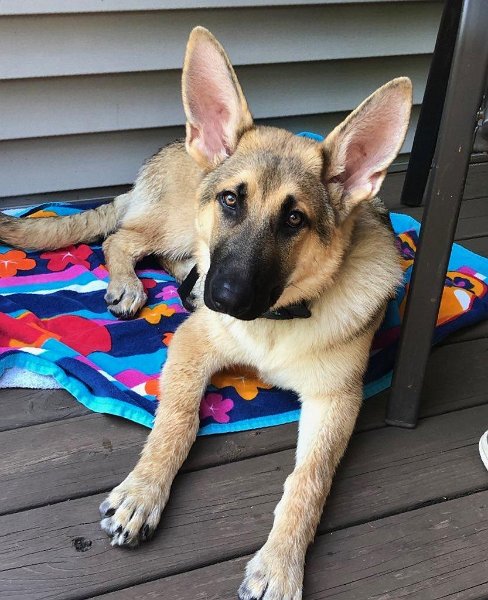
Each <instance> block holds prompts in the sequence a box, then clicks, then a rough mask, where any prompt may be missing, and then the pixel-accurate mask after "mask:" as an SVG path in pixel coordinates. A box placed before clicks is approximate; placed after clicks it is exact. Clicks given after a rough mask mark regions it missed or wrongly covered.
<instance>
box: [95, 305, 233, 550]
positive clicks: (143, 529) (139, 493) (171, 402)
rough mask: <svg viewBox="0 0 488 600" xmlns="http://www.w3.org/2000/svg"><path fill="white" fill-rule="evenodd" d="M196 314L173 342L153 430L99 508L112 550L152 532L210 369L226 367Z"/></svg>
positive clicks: (192, 433) (193, 429)
mask: <svg viewBox="0 0 488 600" xmlns="http://www.w3.org/2000/svg"><path fill="white" fill-rule="evenodd" d="M202 312H203V311H197V312H195V313H194V314H192V315H191V316H190V317H189V318H188V319H187V320H186V321H185V322H184V323H183V324H182V325H180V326H179V327H178V329H177V331H176V333H175V335H174V337H173V340H172V342H171V346H170V348H169V353H168V360H167V362H166V364H165V366H164V368H163V372H162V375H161V381H160V403H159V406H158V410H157V414H156V420H155V423H154V428H153V429H152V431H151V432H150V434H149V437H148V439H147V442H146V446H145V447H144V450H143V452H142V455H141V458H140V460H139V462H138V463H137V465H136V467H135V469H134V470H133V471H132V473H130V474H129V476H128V477H127V478H126V479H125V480H124V481H123V482H122V483H121V484H120V485H119V486H117V487H116V488H115V489H114V490H113V491H112V493H111V494H110V495H109V497H108V498H107V500H105V501H104V502H102V504H101V505H100V513H101V516H102V521H101V526H102V529H103V530H104V531H106V532H107V533H108V534H109V535H110V536H111V537H112V545H114V546H136V545H137V544H138V543H139V542H143V541H145V540H146V539H148V538H149V537H150V536H151V535H152V533H153V532H154V530H155V528H156V526H157V524H158V522H159V518H160V516H161V512H162V510H163V508H164V506H165V504H166V501H167V499H168V496H169V491H170V487H171V484H172V482H173V479H174V477H175V475H176V473H177V471H178V469H179V468H180V466H181V465H182V463H183V461H184V460H185V458H186V457H187V454H188V452H189V450H190V448H191V446H192V444H193V442H194V440H195V437H196V435H197V431H198V425H199V408H200V401H201V398H202V395H203V393H204V391H205V386H206V385H207V382H208V380H209V379H210V377H211V376H212V375H213V373H214V372H215V371H216V370H218V369H220V368H222V367H224V366H226V365H225V357H224V354H223V352H222V351H221V350H220V349H219V348H217V346H216V345H215V344H213V343H212V341H211V339H210V336H209V332H208V329H207V324H206V321H205V315H202ZM202 317H203V318H202Z"/></svg>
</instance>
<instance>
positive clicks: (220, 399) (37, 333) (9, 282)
mask: <svg viewBox="0 0 488 600" xmlns="http://www.w3.org/2000/svg"><path fill="white" fill-rule="evenodd" d="M79 210H80V209H79V208H78V207H76V206H74V205H70V204H49V205H43V206H40V207H37V208H33V209H30V210H25V211H18V212H17V214H24V216H27V217H29V218H39V217H49V216H52V215H68V214H73V213H76V212H78V211H79ZM391 221H392V225H393V228H394V230H395V232H396V235H397V244H398V248H399V250H400V253H401V257H402V264H403V269H404V272H405V285H404V286H402V287H401V288H400V289H399V290H398V295H397V298H396V299H395V300H394V301H392V302H391V303H390V304H389V307H388V311H387V315H386V318H385V321H384V323H383V325H382V327H381V329H380V330H379V332H378V333H377V335H376V337H375V340H374V344H373V347H372V350H371V358H370V363H369V368H368V371H367V374H366V377H365V385H364V396H365V397H366V398H368V397H370V396H373V395H374V394H376V393H377V392H379V391H381V390H384V389H385V388H387V387H388V386H389V385H390V381H391V369H392V366H393V361H394V356H395V350H396V345H397V341H398V336H399V328H400V319H401V314H402V311H403V307H404V303H405V294H406V291H407V289H408V282H409V280H410V274H411V270H412V264H413V260H414V257H415V250H416V246H417V240H418V232H419V223H418V222H416V221H415V220H414V219H412V218H410V217H408V216H404V215H397V214H392V215H391ZM137 272H138V275H139V277H140V278H141V280H142V282H143V284H144V287H145V289H146V292H147V294H148V303H147V306H146V307H145V308H144V309H143V310H142V311H141V313H140V314H139V316H138V318H136V319H134V320H132V321H120V320H118V319H116V318H115V317H113V316H112V315H111V314H110V313H109V312H108V311H107V307H106V304H105V301H104V299H103V296H104V293H105V289H106V286H107V281H108V273H107V270H106V268H105V266H104V256H103V253H102V251H101V248H100V246H97V245H91V246H87V245H86V244H79V245H78V246H73V247H70V248H64V249H61V250H56V251H50V252H30V253H26V252H24V251H22V250H17V249H12V248H8V247H5V246H0V374H1V373H8V372H15V371H12V369H15V370H16V371H17V372H18V369H21V370H27V371H29V372H32V373H35V374H37V375H43V376H49V377H51V378H54V380H56V381H57V382H58V383H59V385H60V386H62V387H63V388H66V389H67V390H68V391H69V392H71V394H73V396H75V398H77V399H78V400H79V401H80V402H82V403H83V404H84V405H85V406H87V407H88V408H89V409H91V410H94V411H97V412H102V413H108V414H112V415H118V416H120V417H125V418H127V419H131V420H132V421H135V422H137V423H141V424H143V425H146V426H148V427H151V425H152V423H153V417H154V412H155V409H156V406H157V398H156V394H157V381H158V376H159V372H160V369H161V365H162V364H163V363H164V361H165V359H166V353H167V348H168V346H169V345H170V343H171V338H172V336H173V334H174V332H175V330H176V328H177V327H178V325H179V324H180V323H182V321H183V320H184V319H186V318H187V316H188V315H187V313H186V311H185V309H184V308H183V307H182V305H181V302H180V299H179V297H178V293H177V284H176V282H175V281H174V279H173V278H172V277H170V276H169V275H168V274H166V273H165V272H164V271H162V270H161V269H160V268H157V267H156V266H155V265H154V264H151V263H146V264H142V265H140V266H139V269H138V271H137ZM487 277H488V259H485V258H482V257H480V256H477V255H475V254H473V253H472V252H469V251H468V250H465V249H464V248H462V247H460V246H458V245H454V247H453V251H452V255H451V259H450V262H449V271H448V273H447V275H446V280H445V287H444V294H443V297H442V304H441V309H440V313H439V318H438V322H437V327H436V330H435V338H434V342H438V341H439V340H441V339H442V338H443V337H445V336H446V335H447V334H449V333H450V332H452V331H454V330H456V329H459V328H460V327H464V326H466V325H469V324H472V323H474V322H476V321H479V320H481V319H484V318H487V316H488V293H487V292H488V286H487V283H488V280H487ZM9 370H11V371H9ZM20 372H23V371H20ZM0 385H1V380H0ZM299 409H300V407H299V402H298V400H297V398H296V396H295V395H294V394H293V393H291V392H288V391H284V390H278V389H275V388H270V387H269V386H267V385H266V384H264V383H263V382H261V381H259V380H258V379H257V377H256V375H255V374H254V373H252V372H250V371H249V370H247V369H243V368H239V367H236V368H234V369H232V370H231V371H226V372H223V373H218V374H216V375H215V376H214V377H213V378H212V381H211V384H210V385H209V387H208V389H207V392H206V394H205V395H204V397H203V399H202V403H201V408H200V417H201V429H200V434H202V435H205V434H211V433H222V432H229V431H239V430H244V429H253V428H257V427H266V426H270V425H277V424H280V423H287V422H291V421H295V420H297V419H298V417H299Z"/></svg>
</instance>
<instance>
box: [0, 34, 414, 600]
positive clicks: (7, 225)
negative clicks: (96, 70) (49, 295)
mask: <svg viewBox="0 0 488 600" xmlns="http://www.w3.org/2000/svg"><path fill="white" fill-rule="evenodd" d="M199 52H200V54H199ZM207 55H208V56H211V57H212V60H217V62H218V60H220V61H221V62H220V65H217V66H216V67H215V69H216V70H217V71H218V73H217V75H216V77H217V80H218V81H219V82H222V81H223V82H224V83H223V85H231V86H232V87H230V88H229V90H228V91H229V93H231V94H235V98H234V99H232V98H231V100H230V101H229V102H230V104H229V107H230V108H229V114H228V115H226V117H228V119H227V120H226V121H225V122H224V124H223V125H222V136H223V138H224V142H225V143H224V145H223V150H222V149H221V148H219V147H218V144H217V145H216V144H215V140H214V142H213V145H212V144H207V145H205V135H204V129H205V123H204V122H201V115H199V113H198V107H195V102H194V99H193V102H192V101H191V100H190V96H191V94H192V86H193V85H194V83H195V78H198V68H201V64H202V56H203V57H205V56H207ZM195 57H196V58H195ZM216 57H217V58H216ZM219 57H220V59H219ZM195 65H197V67H198V68H196V67H195ZM204 68H205V69H207V71H209V70H211V69H210V67H209V66H208V65H206V64H205V65H204ZM225 73H227V75H228V79H225ZM207 75H208V73H207ZM229 82H230V83H229ZM183 92H184V104H185V108H186V113H187V118H188V123H187V139H186V147H185V145H184V144H183V143H182V142H178V143H175V144H172V145H170V146H169V147H167V148H165V149H163V150H161V151H160V152H159V153H158V154H157V155H156V156H154V157H153V158H152V159H151V160H149V161H148V162H147V164H146V165H145V166H144V167H143V168H142V170H141V172H140V174H139V177H138V179H137V181H136V183H135V185H134V187H133V189H132V190H131V192H129V193H128V194H126V195H124V196H123V197H120V198H118V199H116V201H115V203H114V205H112V207H104V208H100V209H97V211H90V212H88V213H82V215H80V216H75V217H69V219H70V221H68V220H66V218H63V219H52V220H46V219H45V220H35V221H34V220H29V222H27V221H28V220H13V219H5V220H1V221H0V238H1V239H3V240H5V241H7V242H9V243H12V244H15V245H18V246H22V247H36V248H38V247H41V245H43V246H45V247H51V248H52V247H56V246H58V245H63V244H65V243H75V242H76V241H87V240H92V239H94V238H95V237H97V236H100V235H104V236H105V235H107V234H108V233H111V235H108V237H106V239H105V241H104V244H103V248H104V252H105V255H106V261H107V266H108V269H109V271H110V275H111V281H110V284H109V287H108V290H107V296H106V298H107V302H108V304H109V308H110V309H111V310H112V312H114V313H115V314H118V315H120V316H125V317H127V316H132V315H134V314H135V313H136V312H137V310H138V309H139V308H140V307H141V306H142V304H143V303H144V302H145V298H146V297H145V295H144V291H143V288H142V285H141V284H140V282H139V280H138V279H137V277H136V275H135V272H134V265H135V263H136V261H137V260H138V259H139V258H141V257H142V256H144V255H146V254H149V253H156V254H158V255H159V256H160V257H161V259H162V261H163V263H165V264H166V265H167V266H170V267H171V268H172V269H173V271H175V272H176V274H177V275H178V276H179V277H184V276H185V275H186V273H187V272H188V270H189V269H190V267H191V265H192V264H193V261H196V262H197V264H198V268H199V272H200V273H201V274H202V279H201V281H200V283H199V286H197V288H198V289H200V288H201V287H202V285H203V282H204V280H205V275H206V274H207V272H208V270H209V266H210V263H211V253H212V248H213V247H214V246H215V245H216V244H217V243H218V242H219V241H222V240H226V239H231V240H232V239H233V238H232V236H236V235H237V234H238V233H239V231H240V229H239V227H240V226H239V225H236V226H234V227H232V228H229V227H227V226H226V225H225V220H223V218H222V216H221V209H219V206H218V204H217V203H216V202H215V198H214V193H215V190H218V189H234V187H235V186H236V185H238V184H239V182H241V181H245V182H246V184H247V186H248V191H247V194H248V198H249V206H248V211H249V218H248V220H247V221H246V223H251V224H252V225H253V226H255V227H257V228H261V229H259V231H265V230H266V227H268V224H269V223H271V222H272V220H273V219H274V218H275V217H276V214H277V213H278V212H279V210H280V207H281V206H282V203H283V198H284V197H287V196H288V195H293V197H294V198H295V202H296V205H297V208H298V209H300V210H301V211H302V212H303V213H304V214H306V216H307V218H308V219H309V222H310V223H311V226H310V227H308V228H307V229H306V230H303V232H301V233H300V234H299V235H297V236H295V237H294V238H293V239H292V240H291V241H290V242H289V245H288V246H287V247H288V248H289V250H288V251H287V253H286V257H285V259H284V260H286V267H287V272H288V273H289V276H288V279H287V281H286V284H285V286H284V290H283V292H282V294H281V296H280V297H279V299H278V301H277V302H276V304H275V307H279V306H286V305H289V304H291V303H295V302H299V301H301V300H304V299H305V300H307V301H308V303H309V306H310V309H311V313H312V316H311V317H310V318H309V319H294V320H290V321H273V320H266V319H262V318H258V319H255V320H250V321H242V320H239V319H236V318H234V317H232V316H229V315H226V314H220V313H217V312H214V311H212V310H209V309H208V308H207V307H206V306H205V305H204V304H203V302H202V301H201V299H200V301H199V304H200V305H199V307H198V309H197V310H196V312H195V313H194V314H192V315H191V316H190V317H189V318H188V320H187V321H186V322H185V323H184V324H183V325H182V326H181V327H180V328H179V329H178V330H177V332H176V334H175V336H174V338H173V341H172V344H171V347H170V349H169V353H168V360H167V362H166V364H165V366H164V368H163V371H162V375H161V383H160V389H161V402H160V406H159V409H158V412H157V416H156V420H155V425H154V428H153V430H152V431H151V432H150V434H149V436H148V440H147V443H146V446H145V448H144V450H143V452H142V455H141V458H140V460H139V462H138V464H137V465H136V467H135V468H134V470H133V471H132V472H131V473H130V475H129V476H128V477H127V478H126V479H125V480H124V481H123V482H122V483H121V484H120V485H119V486H117V487H116V488H115V489H114V490H113V491H112V493H111V494H110V495H109V497H108V499H107V500H106V501H105V502H104V503H102V505H101V507H100V508H101V512H102V516H103V519H102V527H103V529H104V530H105V531H107V532H108V533H109V535H110V536H111V537H112V544H113V545H136V544H137V543H138V542H140V541H144V540H145V539H146V538H147V537H149V535H150V534H151V533H152V531H153V530H154V529H155V528H156V526H157V524H158V522H159V518H160V515H161V512H162V510H163V508H164V506H165V504H166V501H167V499H168V495H169V492H170V487H171V484H172V481H173V479H174V477H175V475H176V473H177V472H178V469H179V468H180V466H181V464H182V463H183V461H184V460H185V458H186V456H187V453H188V451H189V449H190V447H191V444H192V443H193V441H194V439H195V436H196V434H197V431H198V423H199V421H198V409H199V404H200V399H201V397H202V394H203V393H204V390H205V387H206V385H207V383H208V381H209V380H210V377H211V376H212V374H213V373H215V372H216V371H217V370H219V369H221V368H223V367H228V366H231V365H235V364H241V365H248V366H251V367H254V368H255V369H257V371H258V372H259V374H260V376H261V377H262V378H263V379H264V380H265V381H267V382H269V383H271V384H274V385H277V386H280V387H282V388H285V389H292V390H294V391H295V392H296V393H297V394H298V395H299V397H300V400H301V402H302V414H301V418H300V427H299V439H298V446H297V456H296V467H295V469H294V471H293V473H292V474H291V475H290V476H289V477H288V478H287V480H286V483H285V487H284V494H283V497H282V499H281V501H280V502H279V504H278V506H277V507H276V511H275V519H274V524H273V528H272V530H271V533H270V535H269V538H268V540H267V542H266V544H265V545H264V546H263V548H262V549H261V550H260V551H259V552H258V553H257V554H256V556H255V557H254V558H253V559H252V560H251V561H250V562H249V564H248V566H247V569H246V577H245V580H244V582H243V584H242V586H241V588H240V590H239V597H240V598H241V600H251V599H253V598H262V599H263V600H299V599H300V598H301V595H302V591H301V590H302V579H303V568H304V560H305V553H306V550H307V547H308V545H309V543H310V542H311V540H312V539H313V536H314V533H315V529H316V527H317V524H318V521H319V519H320V514H321V512H322V508H323V505H324V502H325V499H326V497H327V495H328V492H329V489H330V486H331V482H332V477H333V474H334V471H335V469H336V467H337V464H338V462H339V460H340V459H341V457H342V455H343V453H344V450H345V448H346V445H347V442H348V440H349V438H350V435H351V433H352V431H353V427H354V423H355V420H356V416H357V413H358V411H359V407H360V404H361V397H362V396H361V394H362V376H363V374H364V371H365V368H366V364H367V359H368V353H369V347H370V344H371V340H372V337H373V335H374V332H375V331H376V329H377V327H378V325H379V323H380V321H381V318H382V316H383V313H384V309H385V306H386V303H387V301H388V299H389V298H390V297H391V296H392V295H393V294H394V292H395V288H396V286H397V284H398V283H399V281H400V278H401V270H400V266H399V261H398V257H397V254H396V251H395V249H394V245H393V235H392V233H391V231H390V230H389V229H388V227H386V226H385V224H384V223H383V222H382V219H381V216H379V214H378V209H377V207H376V201H373V200H372V198H373V196H374V194H375V193H376V192H377V189H378V188H379V185H380V184H381V181H382V179H383V177H384V174H385V171H386V168H387V166H388V164H389V162H391V160H392V159H393V158H394V155H395V154H396V152H397V151H398V149H399V148H400V146H401V143H402V139H403V136H404V134H405V131H406V125H407V121H408V111H409V106H410V97H411V86H410V83H409V81H408V80H406V79H405V78H403V79H398V80H394V81H393V82H391V83H390V84H387V86H384V88H381V89H380V90H379V91H378V92H376V94H374V95H373V96H372V97H370V99H368V100H367V101H366V102H365V103H363V104H362V105H361V107H359V108H358V109H357V110H356V111H355V113H353V116H352V117H351V118H349V119H348V120H346V122H345V124H342V125H340V126H339V127H338V128H337V129H336V130H334V132H333V133H332V134H331V136H329V138H328V139H327V140H326V142H325V143H324V144H323V145H321V144H318V143H316V142H314V141H311V140H309V139H303V138H298V137H296V136H294V135H292V134H290V133H288V132H285V131H282V130H277V129H274V128H267V127H253V125H252V118H251V116H250V113H249V111H248V108H247V103H246V101H245V98H244V96H243V94H242V90H241V89H240V86H239V84H238V81H237V78H236V77H235V73H234V71H233V69H232V67H231V65H230V62H229V60H228V58H227V56H226V55H225V53H224V51H223V49H222V47H221V46H220V44H218V42H217V41H216V40H215V38H213V36H211V34H209V33H208V32H206V30H204V29H202V28H196V30H194V31H193V32H192V34H191V37H190V41H189V45H188V50H187V57H186V61H185V69H184V73H183ZM385 98H386V99H387V100H386V102H387V103H391V104H388V107H389V108H390V109H391V115H390V116H391V117H392V118H393V120H394V117H395V114H394V113H395V110H394V105H395V103H396V104H398V105H399V109H398V110H399V112H400V113H401V116H400V117H399V121H398V124H397V125H395V127H397V129H396V130H395V131H396V137H395V139H392V140H391V142H390V140H389V139H387V140H386V142H387V144H386V145H387V146H388V144H389V145H390V146H391V148H390V147H387V149H386V152H387V155H385V156H386V158H383V157H382V156H379V158H377V157H376V156H373V157H371V156H369V157H368V155H367V151H366V149H365V148H364V147H363V146H361V144H358V143H357V141H355V138H354V133H355V130H357V127H358V124H359V129H360V128H361V127H362V126H363V125H364V127H369V128H370V129H372V130H374V124H373V125H372V124H371V119H370V120H369V121H368V118H369V117H368V114H370V113H368V111H370V110H371V108H372V107H373V108H374V109H375V110H376V108H375V106H376V105H378V107H379V109H378V111H379V113H380V114H381V112H382V111H383V104H382V103H384V102H385ZM391 98H393V99H392V100H391ZM383 112H384V111H383ZM373 114H375V113H373ZM199 119H200V120H199ZM363 121H364V123H363ZM355 128H356V129H355ZM202 132H203V133H202ZM351 140H353V141H352V142H351ZM348 144H349V146H348ZM354 144H355V146H354V147H353V145H354ZM348 148H349V149H348ZM348 152H349V156H350V155H351V153H354V152H359V153H364V157H365V160H366V161H367V160H370V162H371V164H372V170H371V172H369V171H366V172H365V173H363V174H362V175H361V177H362V179H361V178H358V181H356V180H355V179H354V178H352V179H351V178H350V177H349V174H348V173H347V167H346V166H344V165H345V162H346V160H347V156H348ZM227 153H230V154H232V160H231V161H228V162H227ZM276 157H277V158H276ZM275 158H276V161H275V162H276V167H275V168H273V169H269V168H268V169H266V168H265V165H266V164H268V163H269V161H270V160H271V161H272V160H275ZM267 161H268V163H267ZM375 161H376V162H375ZM217 165H222V168H221V169H216V167H217ZM263 165H264V166H263ZM376 167H377V170H376V171H375V168H376ZM214 169H215V170H214ZM324 173H325V175H324ZM324 177H325V179H324ZM348 177H349V179H348ZM321 181H323V182H324V183H323V184H322V183H320V182H321ZM351 181H352V183H351ZM358 182H359V183H358ZM314 186H315V187H314ZM317 186H319V187H317ZM324 186H325V188H326V190H327V194H328V197H329V198H330V202H331V204H332V205H334V207H335V208H334V210H332V208H331V209H330V211H329V212H328V213H327V212H325V213H324V212H323V209H324V207H323V206H321V205H320V203H318V202H317V198H314V197H313V196H314V193H315V192H314V190H315V191H317V190H319V191H320V190H322V191H323V190H324ZM348 186H349V187H348ZM347 190H352V191H347ZM207 196H208V197H207ZM319 221H320V222H319ZM322 221H323V222H322ZM324 223H325V225H324ZM321 225H324V227H326V228H325V233H324V232H322V233H321V230H320V226H321ZM246 227H248V225H246ZM245 234H246V231H245V230H244V235H245ZM42 240H44V241H45V242H46V240H47V244H48V245H47V246H46V243H44V244H42Z"/></svg>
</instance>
